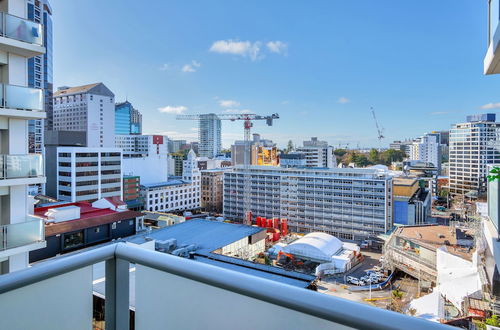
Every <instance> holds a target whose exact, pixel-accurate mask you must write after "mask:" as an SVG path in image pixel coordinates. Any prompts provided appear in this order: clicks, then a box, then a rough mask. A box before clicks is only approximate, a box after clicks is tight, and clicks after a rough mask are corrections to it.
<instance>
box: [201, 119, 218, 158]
mask: <svg viewBox="0 0 500 330" xmlns="http://www.w3.org/2000/svg"><path fill="white" fill-rule="evenodd" d="M198 137H199V140H200V141H199V142H200V146H199V155H200V157H209V158H213V157H215V156H217V155H218V154H219V153H220V150H221V120H220V119H219V117H217V115H216V114H214V113H209V114H203V115H200V116H199V130H198Z"/></svg>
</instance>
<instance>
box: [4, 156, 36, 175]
mask: <svg viewBox="0 0 500 330" xmlns="http://www.w3.org/2000/svg"><path fill="white" fill-rule="evenodd" d="M43 175H44V171H43V161H42V155H38V154H31V155H0V180H1V179H18V178H33V177H40V176H43Z"/></svg>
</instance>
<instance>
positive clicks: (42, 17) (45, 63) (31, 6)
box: [27, 0, 53, 153]
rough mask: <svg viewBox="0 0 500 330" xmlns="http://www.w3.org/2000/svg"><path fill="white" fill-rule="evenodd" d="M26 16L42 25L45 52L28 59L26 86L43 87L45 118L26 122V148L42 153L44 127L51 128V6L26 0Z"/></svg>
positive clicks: (41, 1)
mask: <svg viewBox="0 0 500 330" xmlns="http://www.w3.org/2000/svg"><path fill="white" fill-rule="evenodd" d="M27 6H28V7H27V10H28V11H27V18H28V19H29V20H32V21H34V22H37V23H41V24H43V26H44V29H43V46H44V47H45V53H44V54H41V55H37V56H35V57H31V58H29V59H28V86H29V87H32V88H41V89H43V99H44V101H43V103H44V109H45V113H46V114H47V118H45V119H32V120H30V121H29V122H28V146H29V147H28V149H29V152H30V153H42V151H43V136H44V134H43V133H44V128H45V129H52V96H53V79H52V8H51V6H50V3H49V1H47V0H36V1H35V0H28V1H27Z"/></svg>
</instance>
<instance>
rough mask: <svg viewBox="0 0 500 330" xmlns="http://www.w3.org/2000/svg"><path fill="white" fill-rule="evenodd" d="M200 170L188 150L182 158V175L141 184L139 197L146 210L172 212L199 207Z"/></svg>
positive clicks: (192, 152)
mask: <svg viewBox="0 0 500 330" xmlns="http://www.w3.org/2000/svg"><path fill="white" fill-rule="evenodd" d="M200 181H201V175H200V170H199V169H198V167H197V165H196V155H195V153H194V151H192V150H191V151H190V152H189V153H188V155H187V159H186V160H184V163H183V170H182V177H172V178H169V179H168V180H167V181H163V182H156V183H150V184H145V183H142V184H141V198H142V200H143V202H144V209H145V210H147V211H161V212H173V211H184V210H194V209H199V208H200V198H201V194H200V188H201V182H200Z"/></svg>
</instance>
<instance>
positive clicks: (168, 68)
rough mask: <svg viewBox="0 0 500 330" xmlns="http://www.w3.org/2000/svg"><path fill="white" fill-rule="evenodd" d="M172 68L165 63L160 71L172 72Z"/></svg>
mask: <svg viewBox="0 0 500 330" xmlns="http://www.w3.org/2000/svg"><path fill="white" fill-rule="evenodd" d="M171 68H172V67H171V65H170V64H169V63H163V64H162V66H160V71H167V70H170V69H171Z"/></svg>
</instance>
